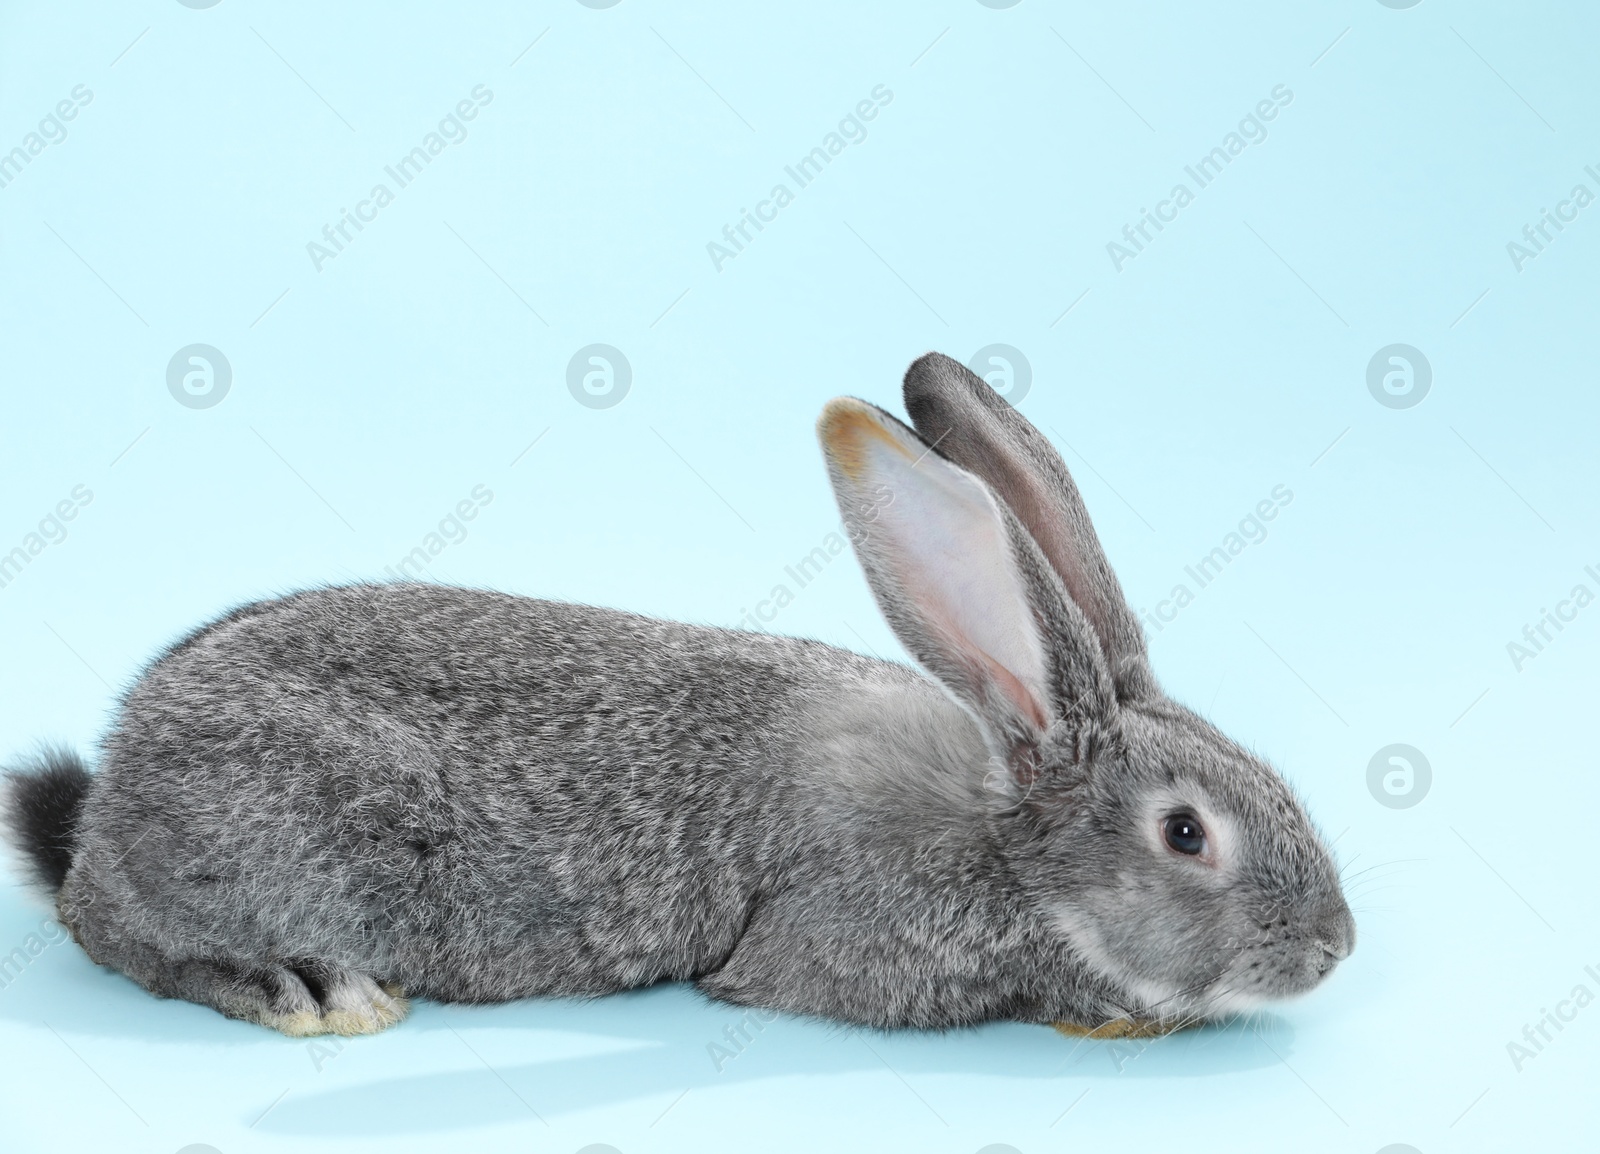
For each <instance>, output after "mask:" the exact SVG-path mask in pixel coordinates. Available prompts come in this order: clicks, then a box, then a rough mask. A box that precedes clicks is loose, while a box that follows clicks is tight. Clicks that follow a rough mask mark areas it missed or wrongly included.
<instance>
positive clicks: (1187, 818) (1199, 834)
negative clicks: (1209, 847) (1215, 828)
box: [1161, 813, 1206, 857]
mask: <svg viewBox="0 0 1600 1154" xmlns="http://www.w3.org/2000/svg"><path fill="white" fill-rule="evenodd" d="M1161 836H1162V838H1163V839H1165V841H1166V843H1167V846H1168V848H1170V849H1172V850H1174V851H1175V852H1177V853H1181V854H1187V855H1188V856H1190V857H1197V856H1199V855H1200V854H1201V853H1203V852H1204V851H1205V848H1206V831H1205V830H1204V829H1203V828H1202V827H1201V825H1200V822H1199V821H1198V820H1196V818H1195V816H1194V815H1193V814H1189V813H1175V814H1173V815H1172V816H1171V817H1169V818H1167V819H1166V820H1165V821H1163V822H1162V823H1161Z"/></svg>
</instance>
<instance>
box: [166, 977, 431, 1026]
mask: <svg viewBox="0 0 1600 1154" xmlns="http://www.w3.org/2000/svg"><path fill="white" fill-rule="evenodd" d="M187 976H188V977H189V979H190V982H189V983H185V984H186V986H187V988H185V989H183V990H182V991H180V996H183V997H189V998H192V999H193V1000H195V1001H199V1002H205V1003H206V1004H208V1005H211V1006H214V1007H216V1008H217V1009H218V1010H220V1011H222V1012H223V1013H224V1014H226V1015H228V1016H229V1017H230V1018H240V1019H243V1020H245V1021H248V1022H257V1023H259V1024H260V1025H263V1026H268V1027H271V1028H272V1029H274V1030H277V1031H278V1032H279V1033H281V1034H287V1035H289V1036H290V1037H291V1038H309V1037H315V1036H316V1035H318V1034H342V1035H344V1036H346V1037H350V1036H353V1035H356V1034H376V1033H377V1032H378V1031H380V1030H383V1029H386V1028H387V1027H389V1026H392V1025H394V1024H395V1023H396V1022H398V1021H400V1019H402V1018H404V1017H405V1016H406V1013H407V1012H408V1011H409V1010H410V1008H411V1005H410V1003H409V1002H407V1001H406V999H405V998H404V997H403V996H402V994H401V992H400V989H399V987H398V986H393V985H387V986H384V985H379V984H378V983H377V982H375V981H374V980H373V979H372V978H370V977H368V976H367V975H366V974H362V973H358V972H357V971H355V970H351V969H347V968H346V967H344V966H338V965H334V964H332V963H329V962H319V961H311V960H299V959H296V960H293V961H291V962H289V963H288V964H286V965H265V966H261V965H256V966H242V965H238V964H231V965H230V964H225V963H216V962H204V963H198V964H196V963H191V964H190V967H188V968H187ZM197 978H198V979H200V980H199V981H198V982H195V981H194V979H197ZM197 986H199V987H200V988H196V987H197Z"/></svg>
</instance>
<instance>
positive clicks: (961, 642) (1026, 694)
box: [908, 582, 1050, 733]
mask: <svg viewBox="0 0 1600 1154" xmlns="http://www.w3.org/2000/svg"><path fill="white" fill-rule="evenodd" d="M908 587H910V583H909V582H908ZM919 600H922V603H923V604H924V605H927V606H928V607H929V608H928V610H927V613H928V624H929V625H930V626H932V627H933V628H934V629H937V630H938V631H940V632H941V633H943V634H944V635H945V637H946V638H947V639H949V641H950V642H951V645H952V648H953V649H954V650H955V651H956V652H958V653H968V654H971V655H973V656H975V657H977V659H978V660H979V661H980V662H982V664H983V671H984V673H986V674H988V676H989V680H991V681H992V682H994V684H995V686H996V687H997V688H998V689H999V690H1000V692H1001V693H1003V694H1005V697H1006V700H1007V701H1009V702H1011V704H1012V705H1014V706H1015V707H1016V710H1017V712H1018V713H1020V714H1021V715H1022V718H1023V720H1025V721H1026V722H1027V723H1028V724H1029V725H1031V726H1033V727H1034V729H1035V730H1037V731H1038V732H1039V733H1043V732H1044V731H1045V730H1047V729H1049V728H1050V718H1049V717H1048V716H1047V715H1046V714H1045V711H1044V706H1043V704H1042V703H1041V702H1040V701H1039V699H1038V697H1036V696H1035V695H1034V693H1033V692H1032V690H1030V689H1029V688H1028V687H1027V686H1026V685H1025V684H1023V682H1022V679H1021V678H1020V677H1018V676H1017V675H1016V674H1014V673H1012V672H1011V670H1009V669H1007V668H1006V667H1005V666H1004V665H1003V664H1002V663H1001V662H999V661H997V660H995V659H994V658H993V657H992V656H990V654H989V652H988V650H986V649H984V648H983V647H982V646H981V645H976V644H974V643H973V640H972V638H970V637H968V636H967V634H966V632H965V631H964V630H963V629H961V628H960V626H958V625H957V624H956V623H955V622H954V621H952V620H951V618H950V614H949V613H947V612H945V611H944V608H943V606H937V607H935V602H934V600H933V599H932V598H919Z"/></svg>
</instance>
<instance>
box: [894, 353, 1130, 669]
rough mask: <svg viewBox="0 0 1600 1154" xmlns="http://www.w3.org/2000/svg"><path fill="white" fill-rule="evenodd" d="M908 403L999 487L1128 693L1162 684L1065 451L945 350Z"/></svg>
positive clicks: (910, 380) (946, 451)
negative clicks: (1068, 469) (1081, 613)
mask: <svg viewBox="0 0 1600 1154" xmlns="http://www.w3.org/2000/svg"><path fill="white" fill-rule="evenodd" d="M905 400H906V412H907V413H909V414H910V415H911V423H912V424H914V425H915V426H916V427H917V432H918V433H920V434H922V436H923V437H924V438H925V439H926V440H927V441H928V443H929V444H932V445H934V446H935V447H936V448H937V449H938V451H939V452H940V453H942V454H943V455H944V456H946V457H948V458H950V460H952V461H954V462H955V463H956V464H958V465H960V466H961V467H962V468H965V469H970V470H971V471H972V472H973V473H975V474H977V475H978V476H979V477H982V478H983V479H984V480H985V481H987V482H988V483H989V485H990V486H991V487H992V488H993V489H994V491H995V493H996V494H997V495H998V496H999V497H1000V499H1001V500H1002V501H1004V502H1005V503H1006V505H1007V506H1008V507H1009V508H1010V509H1011V511H1012V512H1013V513H1015V514H1016V515H1017V518H1018V519H1019V520H1020V521H1021V522H1022V524H1023V525H1024V526H1025V527H1026V528H1027V530H1028V532H1029V533H1030V534H1032V536H1033V539H1034V540H1035V541H1036V542H1038V545H1039V548H1040V550H1041V551H1042V552H1043V553H1044V555H1045V557H1046V558H1047V559H1048V560H1049V562H1050V564H1051V566H1052V567H1053V568H1054V569H1055V571H1056V574H1057V575H1058V576H1059V577H1060V578H1061V581H1062V584H1063V585H1065V586H1066V589H1067V594H1068V595H1069V596H1070V597H1071V598H1072V600H1073V601H1074V602H1076V603H1077V605H1078V607H1079V608H1080V609H1082V610H1083V613H1084V616H1085V617H1087V618H1088V619H1089V622H1090V624H1092V625H1093V626H1094V630H1095V636H1096V637H1097V638H1098V639H1099V642H1100V648H1101V651H1102V652H1103V653H1104V654H1105V659H1106V663H1107V664H1108V665H1110V667H1111V671H1112V677H1113V680H1114V681H1115V683H1116V686H1117V693H1118V696H1119V697H1120V698H1121V699H1122V700H1132V699H1135V698H1140V697H1147V696H1149V695H1151V694H1154V693H1157V692H1159V691H1158V690H1157V688H1156V680H1155V675H1154V674H1153V673H1151V671H1150V662H1149V658H1148V657H1147V656H1146V653H1145V645H1144V631H1143V630H1142V629H1141V628H1140V627H1139V621H1138V619H1137V618H1136V617H1135V616H1134V613H1133V610H1132V609H1131V608H1129V606H1128V602H1127V600H1126V599H1125V598H1124V597H1123V594H1122V586H1121V585H1120V584H1119V583H1118V581H1117V575H1116V574H1115V573H1113V572H1112V570H1111V565H1110V563H1109V562H1108V561H1107V560H1106V555H1105V552H1104V550H1102V549H1101V548H1100V538H1099V537H1098V536H1096V534H1095V531H1094V526H1093V525H1092V524H1091V523H1090V522H1089V511H1088V510H1087V509H1086V508H1084V504H1083V497H1082V496H1081V495H1080V494H1079V493H1078V486H1077V485H1075V484H1074V483H1073V480H1072V474H1071V473H1069V472H1068V471H1067V466H1066V463H1065V462H1064V461H1062V459H1061V454H1059V453H1057V452H1056V451H1055V448H1054V447H1053V446H1052V445H1051V444H1050V442H1049V441H1048V440H1046V439H1045V437H1044V435H1043V434H1042V433H1040V432H1039V430H1037V429H1035V428H1034V427H1033V425H1032V424H1030V423H1029V422H1028V419H1027V418H1026V417H1024V416H1023V415H1022V414H1021V413H1019V412H1017V411H1016V410H1015V409H1014V408H1012V407H1011V405H1010V404H1009V403H1008V402H1007V401H1006V400H1005V398H1004V397H1002V396H1001V395H1000V394H999V393H997V392H995V391H994V390H993V389H992V388H990V387H989V386H988V385H987V384H986V383H984V381H983V380H981V379H980V378H979V377H978V375H977V374H976V373H974V372H973V371H972V370H971V369H969V368H967V366H966V365H963V364H962V363H961V362H960V361H957V360H954V359H953V358H951V357H947V356H945V355H944V354H943V353H928V354H927V355H925V356H922V357H918V358H917V359H916V360H915V361H913V362H912V364H911V367H910V368H909V369H907V370H906V380H905Z"/></svg>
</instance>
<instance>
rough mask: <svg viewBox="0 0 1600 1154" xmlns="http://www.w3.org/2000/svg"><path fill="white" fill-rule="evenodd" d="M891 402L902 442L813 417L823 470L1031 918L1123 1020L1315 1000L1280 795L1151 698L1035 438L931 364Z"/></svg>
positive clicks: (1236, 753) (1319, 912)
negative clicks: (947, 710)
mask: <svg viewBox="0 0 1600 1154" xmlns="http://www.w3.org/2000/svg"><path fill="white" fill-rule="evenodd" d="M905 401H906V409H907V411H908V412H909V413H910V415H911V419H912V421H913V423H914V424H915V426H916V430H915V431H913V430H912V429H910V428H907V427H906V426H905V425H903V424H901V423H900V422H899V421H898V420H896V419H895V418H894V417H892V416H890V415H889V414H888V413H886V412H884V411H882V410H881V409H878V408H876V407H874V406H872V405H869V404H867V403H865V402H862V401H858V400H854V399H852V398H840V399H838V400H835V401H833V402H830V404H829V405H828V406H827V408H826V409H825V410H824V412H823V415H822V418H821V420H820V422H819V424H818V431H819V435H820V437H821V440H822V444H823V450H824V456H825V457H826V460H827V464H828V471H829V475H830V477H831V479H832V482H833V486H834V491H835V494H836V496H837V498H838V501H839V506H840V510H841V512H842V514H843V515H844V518H845V522H846V527H847V529H848V530H849V536H850V538H851V540H852V542H853V543H854V545H855V548H856V553H857V555H858V557H859V558H860V560H861V564H862V567H863V568H864V569H865V571H866V575H867V579H868V583H869V584H870V586H871V588H872V590H873V594H874V596H875V597H876V599H877V601H878V604H879V606H880V608H881V609H882V611H883V613H884V615H885V617H886V618H887V619H888V622H889V624H890V626H891V627H892V628H893V630H894V631H895V633H896V635H897V636H898V637H899V638H900V640H901V642H902V643H903V644H904V645H905V646H906V648H907V649H908V650H909V651H910V652H911V654H912V655H913V656H914V657H915V658H916V659H917V660H918V661H919V662H920V663H921V665H922V666H923V667H924V668H925V669H926V670H927V671H928V672H929V673H930V674H932V675H933V677H934V678H936V679H937V680H938V681H939V682H940V683H941V684H942V685H943V687H944V688H945V690H946V691H947V693H948V694H949V695H950V696H951V697H952V698H954V700H955V701H956V702H957V703H959V704H960V705H961V706H962V707H963V708H964V709H965V710H966V712H967V713H968V714H969V715H970V716H971V717H972V718H973V719H974V720H975V721H976V723H977V725H978V727H979V729H980V730H981V731H982V734H983V736H984V740H985V743H986V744H987V746H988V749H989V752H990V755H991V756H990V758H989V761H988V764H987V765H983V766H974V767H973V772H974V773H976V774H981V775H983V776H984V779H985V784H986V786H987V787H988V790H987V791H986V793H985V796H986V797H990V798H992V799H993V800H994V803H995V804H994V807H993V811H992V816H991V817H990V818H989V819H988V820H991V821H992V822H993V823H994V825H995V828H996V830H997V837H998V840H999V844H1000V846H1001V852H1002V853H1004V854H1005V856H1006V858H1007V860H1008V865H1009V867H1010V870H1011V872H1012V873H1013V875H1014V876H1015V877H1016V878H1017V879H1018V881H1019V883H1020V884H1021V885H1022V886H1023V887H1024V889H1025V891H1026V900H1027V901H1028V902H1029V903H1030V904H1031V905H1032V907H1033V908H1034V909H1035V910H1036V911H1037V912H1038V913H1039V914H1040V915H1041V917H1042V918H1043V919H1044V921H1045V923H1046V924H1048V925H1050V926H1051V927H1053V930H1054V931H1055V932H1059V933H1060V934H1061V935H1063V936H1064V937H1065V938H1066V940H1067V941H1068V943H1069V944H1070V946H1071V948H1072V950H1073V952H1074V953H1075V954H1076V956H1077V957H1078V958H1079V959H1081V961H1082V962H1083V964H1085V965H1086V966H1087V967H1088V968H1089V969H1090V970H1091V971H1092V972H1093V973H1094V975H1095V976H1097V977H1098V978H1100V979H1102V980H1104V981H1106V982H1108V983H1110V984H1111V986H1112V987H1113V988H1115V989H1116V990H1118V991H1121V993H1122V996H1123V997H1124V998H1125V1000H1126V1003H1127V1004H1126V1008H1127V1010H1128V1011H1129V1012H1130V1013H1132V1014H1135V1015H1138V1016H1141V1017H1148V1018H1154V1019H1161V1020H1173V1019H1180V1018H1187V1017H1207V1016H1213V1015H1217V1014H1223V1013H1229V1012H1233V1011H1237V1010H1241V1009H1245V1008H1248V1007H1250V1006H1252V1005H1255V1004H1257V1003H1259V1002H1261V1001H1263V1000H1266V999H1271V998H1276V997H1283V996H1287V995H1292V994H1296V993H1301V992H1304V991H1306V990H1309V989H1311V988H1312V987H1313V986H1315V985H1316V984H1317V983H1318V982H1319V981H1320V980H1321V979H1322V978H1323V977H1324V976H1325V975H1327V973H1328V972H1329V971H1331V970H1332V968H1333V967H1334V965H1335V964H1336V963H1337V962H1338V961H1339V960H1340V959H1342V958H1344V957H1345V956H1346V955H1347V954H1348V953H1349V952H1350V950H1351V949H1352V947H1353V946H1354V943H1355V923H1354V920H1353V919H1352V917H1351V914H1350V910H1349V908H1348V906H1347V905H1346V904H1345V900H1344V896H1343V893H1342V892H1341V889H1340V885H1339V879H1338V872H1337V870H1336V869H1335V867H1334V864H1333V861H1332V858H1331V856H1330V854H1329V852H1328V849H1327V847H1326V846H1325V845H1324V843H1323V841H1322V839H1321V837H1320V835H1319V834H1318V833H1317V831H1316V830H1315V828H1314V827H1313V826H1312V824H1311V821H1310V819H1309V818H1308V817H1307V816H1306V813H1305V811H1304V810H1303V808H1302V807H1301V805H1300V803H1299V802H1298V801H1297V800H1296V798H1295V796H1294V794H1293V792H1292V791H1291V790H1290V788H1289V786H1288V785H1287V784H1286V783H1285V782H1284V781H1283V779H1282V778H1280V777H1279V776H1278V774H1277V773H1276V772H1275V771H1274V770H1273V769H1272V768H1271V767H1270V766H1268V765H1267V764H1266V763H1264V762H1263V761H1261V760H1260V759H1259V758H1256V757H1255V756H1253V755H1252V754H1250V753H1249V752H1248V751H1247V750H1245V749H1243V748H1242V747H1241V746H1239V745H1238V744H1236V743H1235V742H1233V741H1231V740H1229V739H1228V738H1227V737H1226V736H1224V735H1223V734H1222V733H1220V732H1219V731H1218V730H1217V729H1216V728H1214V727H1213V726H1212V725H1211V724H1210V723H1208V722H1207V721H1206V720H1205V719H1203V718H1201V717H1200V716H1199V715H1197V714H1196V713H1194V712H1192V711H1191V710H1189V709H1187V708H1185V707H1184V706H1182V705H1180V704H1178V703H1177V702H1175V701H1173V700H1172V699H1170V698H1169V697H1167V696H1166V695H1165V694H1163V693H1162V691H1161V690H1160V688H1159V687H1158V686H1157V684H1156V680H1155V677H1154V675H1153V674H1152V673H1151V670H1150V666H1149V662H1148V659H1147V656H1146V652H1145V643H1144V636H1143V633H1142V631H1141V629H1140V627H1139V625H1138V622H1137V620H1136V619H1135V616H1134V614H1133V612H1132V610H1130V609H1129V607H1128V605H1127V602H1126V601H1125V600H1124V598H1123V595H1122V590H1121V587H1120V586H1119V584H1118V582H1117V579H1116V576H1115V575H1114V574H1113V573H1112V571H1111V568H1110V566H1109V565H1108V564H1107V562H1106V559H1105V555H1104V553H1103V552H1102V551H1101V548H1100V543H1099V540H1098V539H1097V538H1096V536H1095V532H1094V529H1093V527H1092V526H1091V524H1090V522H1089V518H1088V514H1087V512H1086V510H1085V509H1084V505H1083V501H1082V498H1081V497H1080V496H1079V494H1078V490H1077V487H1076V486H1075V485H1074V484H1073V481H1072V478H1071V476H1070V475H1069V474H1068V472H1067V468H1066V465H1065V464H1064V463H1063V462H1062V459H1061V457H1060V455H1059V454H1057V453H1056V451H1055V450H1054V448H1052V447H1051V445H1050V444H1049V442H1048V441H1047V440H1046V439H1045V438H1044V437H1043V436H1042V435H1041V434H1040V433H1039V432H1038V431H1037V430H1036V429H1035V428H1034V427H1033V426H1032V425H1031V424H1029V423H1028V422H1027V421H1026V420H1025V419H1024V418H1023V417H1022V416H1021V415H1020V414H1019V413H1017V412H1016V410H1014V409H1013V408H1012V407H1011V406H1010V405H1009V404H1007V403H1006V402H1005V400H1003V399H1002V398H1001V397H1000V396H999V395H998V394H997V393H995V392H994V391H993V390H992V389H990V388H989V386H988V385H986V384H985V383H984V382H983V381H981V380H980V379H978V377H976V376H975V375H974V374H973V373H971V372H970V371H969V370H968V369H967V368H966V367H965V366H963V365H961V364H960V363H958V362H956V361H954V360H951V359H950V358H949V357H945V356H942V355H939V354H936V353H935V354H929V355H927V356H924V357H922V358H921V359H919V360H918V361H916V362H915V363H914V364H912V366H911V368H910V370H909V371H908V372H907V374H906V381H905ZM919 434H920V435H919Z"/></svg>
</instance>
